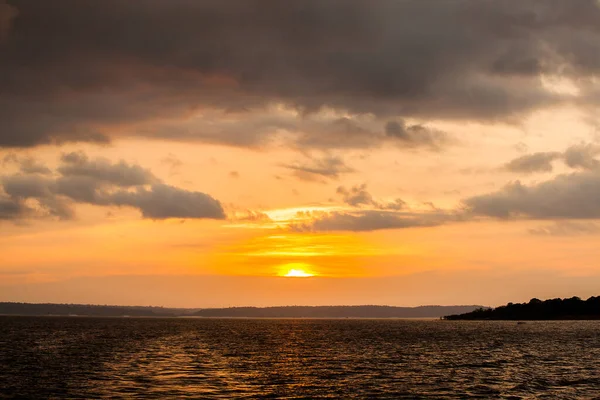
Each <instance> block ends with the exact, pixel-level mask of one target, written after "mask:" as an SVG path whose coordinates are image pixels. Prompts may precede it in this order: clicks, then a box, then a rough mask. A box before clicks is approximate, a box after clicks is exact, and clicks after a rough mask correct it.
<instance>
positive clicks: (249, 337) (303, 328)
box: [0, 317, 600, 399]
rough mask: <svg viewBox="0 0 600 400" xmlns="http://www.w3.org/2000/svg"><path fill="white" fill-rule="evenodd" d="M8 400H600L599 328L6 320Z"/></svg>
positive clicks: (2, 352)
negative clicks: (110, 399) (221, 399)
mask: <svg viewBox="0 0 600 400" xmlns="http://www.w3.org/2000/svg"><path fill="white" fill-rule="evenodd" d="M0 397H2V398H11V397H18V398H295V399H299V398H390V399H397V398H411V399H412V398H436V399H438V398H486V399H487V398H510V399H519V398H523V399H536V398H540V399H542V398H544V399H581V398H588V399H589V398H598V399H600V322H599V321H590V322H582V321H569V322H532V323H527V324H525V325H517V324H516V323H514V322H466V321H457V322H449V321H402V320H391V321H390V320H226V319H221V320H219V319H211V320H205V319H116V318H115V319H110V318H105V319H101V318H58V317H57V318H30V317H0Z"/></svg>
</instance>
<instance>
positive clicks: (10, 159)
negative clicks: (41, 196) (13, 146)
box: [1, 153, 52, 175]
mask: <svg viewBox="0 0 600 400" xmlns="http://www.w3.org/2000/svg"><path fill="white" fill-rule="evenodd" d="M1 164H2V165H6V164H16V165H17V166H18V167H19V170H20V171H21V172H23V173H25V174H40V175H49V174H51V173H52V171H51V170H50V168H48V167H47V166H45V165H44V164H42V163H40V162H39V161H37V160H36V159H34V158H32V157H19V156H17V155H16V154H14V153H8V154H7V155H5V156H4V158H3V159H2V163H1Z"/></svg>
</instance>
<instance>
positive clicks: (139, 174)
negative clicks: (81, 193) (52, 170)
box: [58, 153, 158, 187]
mask: <svg viewBox="0 0 600 400" xmlns="http://www.w3.org/2000/svg"><path fill="white" fill-rule="evenodd" d="M61 160H62V161H63V165H61V166H60V167H59V168H58V172H60V173H61V174H62V175H63V176H81V177H89V178H92V179H94V180H96V181H99V182H106V183H110V184H114V185H117V186H123V187H127V186H137V185H145V184H150V183H154V182H157V181H158V179H157V178H156V177H155V176H154V175H153V174H152V173H151V172H150V171H149V170H147V169H144V168H142V167H140V166H139V165H129V164H127V163H126V162H125V161H122V160H121V161H119V162H118V163H117V164H112V163H111V162H110V161H109V160H106V159H103V158H98V159H95V160H90V159H89V158H88V157H87V156H86V155H85V154H83V153H68V154H64V155H63V156H62V158H61Z"/></svg>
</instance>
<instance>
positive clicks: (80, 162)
mask: <svg viewBox="0 0 600 400" xmlns="http://www.w3.org/2000/svg"><path fill="white" fill-rule="evenodd" d="M61 160H62V164H61V166H59V168H57V170H56V172H57V173H58V174H59V175H58V176H56V177H48V176H42V175H40V174H27V173H25V174H24V173H20V174H14V175H8V176H3V177H0V188H1V190H2V191H1V192H0V219H13V220H16V219H19V218H34V217H45V216H52V217H58V218H60V219H72V218H74V217H75V212H74V209H73V206H74V205H75V204H77V203H86V204H92V205H97V206H128V207H133V208H136V209H138V210H139V211H140V212H141V213H142V216H143V217H144V218H151V219H166V218H212V219H224V218H225V212H224V211H223V207H222V206H221V203H220V202H219V201H218V200H216V199H214V198H212V197H211V196H209V195H207V194H205V193H202V192H196V191H188V190H184V189H180V188H176V187H173V186H169V185H166V184H164V183H161V182H160V181H159V180H158V179H157V178H156V177H155V176H154V175H153V174H152V173H151V172H150V171H149V170H146V169H144V168H142V167H140V166H138V165H130V164H127V163H125V162H123V161H120V162H118V163H115V164H113V163H110V162H109V161H108V160H105V159H89V158H88V157H87V156H86V155H85V154H83V153H69V154H65V155H63V157H62V159H61ZM32 202H33V203H32Z"/></svg>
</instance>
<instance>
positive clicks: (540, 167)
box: [505, 152, 561, 174]
mask: <svg viewBox="0 0 600 400" xmlns="http://www.w3.org/2000/svg"><path fill="white" fill-rule="evenodd" d="M560 157H561V153H559V152H539V153H533V154H527V155H524V156H521V157H518V158H515V159H514V160H512V161H510V162H509V163H507V164H506V165H505V168H506V169H507V170H509V171H511V172H523V173H526V174H530V173H533V172H551V171H552V162H553V161H554V160H556V159H558V158H560Z"/></svg>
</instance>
